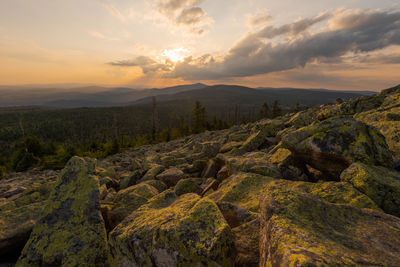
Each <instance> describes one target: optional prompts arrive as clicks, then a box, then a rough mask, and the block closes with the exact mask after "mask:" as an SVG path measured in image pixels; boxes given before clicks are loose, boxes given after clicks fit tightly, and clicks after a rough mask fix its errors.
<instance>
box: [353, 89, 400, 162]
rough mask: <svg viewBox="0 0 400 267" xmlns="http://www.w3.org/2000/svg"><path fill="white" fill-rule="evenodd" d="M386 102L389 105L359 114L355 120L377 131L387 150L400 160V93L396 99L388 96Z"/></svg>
mask: <svg viewBox="0 0 400 267" xmlns="http://www.w3.org/2000/svg"><path fill="white" fill-rule="evenodd" d="M386 101H387V102H389V103H385V104H384V107H385V108H382V109H374V110H370V111H366V112H363V113H359V114H356V115H355V118H356V119H357V120H360V121H362V122H364V123H366V124H368V125H370V126H372V127H375V128H377V129H379V131H380V132H381V134H382V135H383V136H385V138H386V142H387V144H388V146H389V149H390V150H391V151H393V152H394V155H395V156H396V158H400V107H399V104H400V93H399V94H398V95H397V97H394V96H388V97H387V99H386Z"/></svg>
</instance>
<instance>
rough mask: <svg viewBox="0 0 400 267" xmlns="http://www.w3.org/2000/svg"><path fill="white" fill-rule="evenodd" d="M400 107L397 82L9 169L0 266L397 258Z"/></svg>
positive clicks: (1, 200)
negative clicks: (264, 115) (124, 147)
mask: <svg viewBox="0 0 400 267" xmlns="http://www.w3.org/2000/svg"><path fill="white" fill-rule="evenodd" d="M399 106H400V87H398V88H393V89H390V90H386V91H384V92H382V93H381V94H379V95H375V96H365V97H362V98H359V99H353V100H348V101H344V102H343V103H339V104H332V105H325V106H321V107H313V108H310V109H307V110H304V111H301V112H298V113H296V114H294V113H289V114H286V115H284V116H282V117H279V118H277V119H274V120H268V119H265V120H261V121H258V122H253V123H248V124H243V125H236V126H233V127H232V128H230V129H226V130H221V131H214V132H209V131H207V132H204V133H201V134H198V135H192V136H188V137H185V138H182V139H179V140H173V141H171V142H167V143H160V144H154V145H148V146H142V147H136V148H133V149H131V150H129V151H125V152H123V153H120V154H117V155H113V156H110V157H107V158H105V159H101V160H99V161H98V164H97V166H96V164H95V161H94V160H92V159H82V158H73V159H72V160H71V161H70V162H69V163H68V165H67V166H66V168H65V169H64V170H63V172H62V174H61V176H60V177H59V179H58V181H57V182H56V178H57V175H58V173H56V172H50V171H41V170H37V169H35V170H30V171H29V172H26V173H18V174H9V175H6V176H5V177H4V178H3V179H2V180H1V183H0V265H4V264H8V265H11V266H12V265H13V264H15V262H16V260H17V259H18V257H19V256H20V260H19V262H18V264H17V265H18V266H42V265H43V266H77V265H79V266H81V265H84V266H398V265H399V264H398V263H399V262H400V236H399V233H400V222H399V220H400V219H399V218H398V217H400V209H399V206H400V202H399V199H400V173H399V171H400V154H399V151H400V150H399V147H398V146H399V145H398V144H399V142H398V141H399V140H400V137H399V133H398V132H399V131H397V129H398V128H399V125H398V122H399V118H400V115H399V114H400V109H399ZM399 129H400V128H399ZM50 192H52V193H51V194H50ZM396 216H397V217H396ZM32 229H33V230H32ZM106 233H107V234H106ZM107 236H108V237H109V240H108V241H107ZM28 239H29V241H28ZM24 247H25V248H24ZM23 248H24V250H23V252H22V254H21V250H22V249H23ZM109 248H110V249H109Z"/></svg>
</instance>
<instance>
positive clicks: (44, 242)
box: [16, 157, 108, 266]
mask: <svg viewBox="0 0 400 267" xmlns="http://www.w3.org/2000/svg"><path fill="white" fill-rule="evenodd" d="M95 164H96V162H95V161H94V160H92V159H89V158H86V159H83V158H78V157H74V158H72V159H71V160H70V161H69V162H68V163H67V165H66V167H65V169H64V170H63V172H62V174H61V176H60V177H59V180H58V181H57V184H56V185H55V187H54V189H53V191H52V193H51V195H50V198H49V200H48V201H47V202H46V205H45V207H44V208H43V211H42V213H41V216H40V219H39V220H38V222H37V224H36V226H35V227H34V229H33V231H32V234H31V236H30V238H29V241H28V242H27V244H26V246H25V248H24V249H23V251H22V254H21V256H20V258H19V260H18V262H17V265H16V266H78V265H86V266H106V265H107V261H108V248H107V237H106V230H105V226H104V221H103V218H102V217H101V213H100V199H99V195H100V193H99V180H98V178H97V177H96V176H94V175H93V174H94V172H95Z"/></svg>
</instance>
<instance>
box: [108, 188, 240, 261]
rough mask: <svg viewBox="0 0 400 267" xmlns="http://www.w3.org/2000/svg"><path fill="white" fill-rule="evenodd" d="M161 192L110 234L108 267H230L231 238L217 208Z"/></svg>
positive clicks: (193, 197)
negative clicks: (111, 264)
mask: <svg viewBox="0 0 400 267" xmlns="http://www.w3.org/2000/svg"><path fill="white" fill-rule="evenodd" d="M167 191H169V190H167ZM167 191H166V192H164V193H162V194H160V195H162V196H157V197H156V198H155V199H154V200H151V201H150V202H149V204H146V205H144V206H142V207H141V208H140V209H138V210H137V211H135V212H133V213H132V214H131V215H130V216H129V217H128V218H127V219H125V220H124V221H123V222H122V223H121V224H119V225H118V226H117V227H116V228H115V229H114V230H113V231H112V232H111V233H110V248H111V254H112V255H113V261H114V264H116V265H119V266H233V263H234V258H235V250H234V244H233V237H232V233H231V230H230V227H229V226H228V224H227V223H226V221H225V219H224V217H223V216H222V214H221V212H220V211H219V209H218V207H217V205H216V204H215V203H214V202H213V201H211V200H210V199H208V198H203V199H200V197H199V196H198V195H196V194H185V195H182V196H180V197H179V198H176V197H174V196H173V194H172V193H171V192H167ZM166 199H167V200H166Z"/></svg>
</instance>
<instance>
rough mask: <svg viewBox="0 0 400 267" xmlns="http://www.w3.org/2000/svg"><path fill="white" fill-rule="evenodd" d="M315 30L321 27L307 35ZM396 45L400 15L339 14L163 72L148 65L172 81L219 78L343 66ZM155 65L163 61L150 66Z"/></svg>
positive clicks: (276, 30) (268, 30)
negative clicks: (351, 57) (352, 57)
mask: <svg viewBox="0 0 400 267" xmlns="http://www.w3.org/2000/svg"><path fill="white" fill-rule="evenodd" d="M313 26H318V27H316V28H315V30H314V31H309V29H310V28H311V27H313ZM276 37H280V38H276ZM395 45H400V12H399V11H381V10H339V11H335V12H330V13H324V14H320V15H318V16H316V17H312V18H305V19H300V20H297V21H295V22H293V23H291V24H286V25H283V26H280V27H273V26H266V27H264V28H261V29H259V30H257V31H255V32H253V31H251V32H249V33H247V34H246V35H245V36H243V37H242V38H241V39H240V40H239V41H238V42H236V43H235V44H234V45H233V46H232V47H231V49H229V51H227V52H226V53H225V55H222V56H215V55H210V54H207V55H204V56H201V57H197V58H196V57H187V58H186V59H185V60H184V61H183V62H178V63H176V64H175V65H168V66H166V67H165V68H161V67H160V66H158V67H157V68H148V67H146V64H144V67H145V69H146V70H151V69H155V70H160V69H163V70H164V71H165V72H164V73H163V75H167V76H168V77H171V78H183V79H185V80H218V79H222V78H224V79H226V78H230V77H250V76H254V75H259V74H268V73H274V72H280V71H287V70H293V69H299V68H304V67H305V66H306V65H307V64H311V63H313V64H322V63H325V64H327V63H329V62H336V63H340V62H341V59H342V58H344V57H345V56H346V55H347V58H348V55H349V54H353V55H356V56H357V55H368V54H373V53H375V52H376V51H379V50H381V49H384V48H388V47H391V46H395ZM390 60H391V59H390V58H386V59H385V61H386V62H390ZM397 60H398V59H397V58H393V59H392V62H397ZM381 61H383V58H382V57H381ZM318 62H319V63H318ZM157 64H161V63H156V62H153V63H152V65H157ZM168 64H170V63H168Z"/></svg>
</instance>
